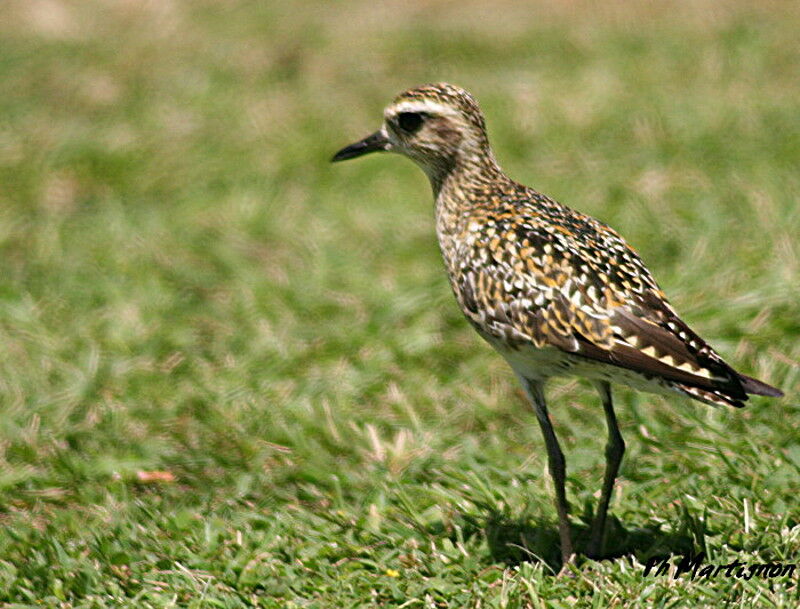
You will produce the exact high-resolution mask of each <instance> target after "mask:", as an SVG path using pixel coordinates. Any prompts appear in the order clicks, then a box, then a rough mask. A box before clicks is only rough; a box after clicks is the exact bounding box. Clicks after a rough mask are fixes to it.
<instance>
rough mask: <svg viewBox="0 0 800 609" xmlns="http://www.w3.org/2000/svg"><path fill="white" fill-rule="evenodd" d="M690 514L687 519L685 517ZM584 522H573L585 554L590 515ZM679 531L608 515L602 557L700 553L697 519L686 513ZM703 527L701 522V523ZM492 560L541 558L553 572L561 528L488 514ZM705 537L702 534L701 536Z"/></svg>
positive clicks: (511, 561)
mask: <svg viewBox="0 0 800 609" xmlns="http://www.w3.org/2000/svg"><path fill="white" fill-rule="evenodd" d="M687 517H688V520H687V519H686V518H687ZM583 520H584V522H581V523H577V524H576V523H573V524H572V527H571V531H572V540H573V544H574V546H575V551H576V552H577V553H578V554H579V555H581V556H585V554H586V546H587V545H588V543H589V535H590V526H589V525H588V524H587V523H588V522H590V518H586V517H584V518H583ZM681 521H682V522H681V526H680V527H679V528H678V531H677V532H665V531H661V530H660V527H659V526H658V525H657V524H652V525H651V524H644V525H635V524H627V525H625V524H623V523H622V522H621V521H620V520H619V519H617V518H616V517H615V516H613V515H611V514H609V516H608V522H607V524H606V539H605V547H604V549H603V552H602V554H601V557H600V559H601V560H607V559H617V558H621V557H623V556H635V557H636V559H637V560H638V561H639V562H642V563H644V562H646V561H647V559H649V558H652V557H654V556H658V557H667V556H669V555H671V554H688V553H690V552H697V549H698V546H700V545H702V542H701V543H700V544H698V543H697V540H698V537H697V525H698V524H699V523H698V522H697V521H696V520H695V519H693V518H692V517H691V516H689V515H685V517H684V518H682V519H681ZM701 526H702V525H701ZM483 531H484V534H485V535H486V539H487V541H488V544H489V552H490V554H491V556H492V559H493V560H495V561H498V562H504V563H506V564H508V565H517V564H519V563H522V562H536V561H541V562H544V563H546V564H547V565H548V566H549V567H550V568H551V569H552V570H553V572H554V573H557V572H558V571H559V569H560V568H561V554H560V543H559V537H558V527H557V526H556V524H555V523H553V522H548V521H531V520H530V519H513V518H509V517H508V516H506V515H503V514H499V513H494V514H491V515H489V517H488V519H487V520H486V522H485V524H484V526H483ZM699 539H700V540H702V536H700V537H699Z"/></svg>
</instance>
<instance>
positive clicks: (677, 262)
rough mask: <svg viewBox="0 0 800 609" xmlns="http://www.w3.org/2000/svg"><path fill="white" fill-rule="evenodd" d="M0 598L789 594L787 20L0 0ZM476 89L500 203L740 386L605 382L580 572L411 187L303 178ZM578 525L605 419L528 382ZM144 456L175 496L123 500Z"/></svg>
mask: <svg viewBox="0 0 800 609" xmlns="http://www.w3.org/2000/svg"><path fill="white" fill-rule="evenodd" d="M3 12H4V18H3V19H2V20H0V24H2V25H0V261H1V262H0V345H2V349H0V520H1V521H2V527H0V603H4V604H5V606H9V607H42V606H45V607H63V608H72V607H75V608H77V607H92V608H102V607H137V608H138V607H192V608H206V607H208V608H211V607H251V606H256V607H281V608H286V607H342V608H344V607H374V606H404V607H420V608H428V607H438V608H444V607H453V608H461V607H475V608H478V607H481V608H484V607H486V608H488V607H534V608H539V607H572V606H585V607H628V606H631V607H634V606H638V607H645V606H647V607H649V606H654V607H678V606H708V607H722V606H727V607H753V606H764V607H785V608H791V607H796V606H798V604H799V603H800V587H799V586H798V577H797V575H795V577H794V578H785V579H778V580H773V581H768V582H764V581H756V580H751V581H749V582H745V581H742V580H734V579H725V578H722V577H720V578H717V579H714V580H712V581H708V582H705V581H698V580H695V581H690V580H688V579H686V578H683V579H681V580H679V581H673V580H671V579H669V578H667V577H657V578H656V577H653V576H650V577H648V578H645V577H643V574H642V563H643V562H644V561H645V560H646V559H647V558H648V557H650V556H653V555H657V554H660V553H665V552H671V551H672V552H680V551H684V550H687V549H694V550H699V549H703V548H704V549H705V550H706V552H708V554H709V556H710V559H711V561H712V562H714V563H727V562H731V561H733V560H734V559H737V558H738V559H740V560H743V561H747V562H764V561H769V560H778V561H783V562H789V563H800V506H799V505H798V502H797V489H798V480H800V441H798V434H797V429H798V421H800V404H798V401H797V398H796V396H797V390H798V388H800V340H798V339H800V314H799V313H800V305H798V303H799V302H800V246H799V245H798V235H800V205H798V193H799V192H800V177H798V172H797V168H798V166H800V104H798V99H800V70H798V65H800V48H799V47H798V45H797V31H798V28H800V13H798V11H797V10H796V6H795V5H794V4H793V3H790V2H785V3H781V2H771V3H765V4H764V5H762V4H758V3H748V2H738V1H735V0H734V1H730V2H724V3H718V2H711V1H710V0H709V1H708V2H691V3H690V2H686V3H678V4H672V3H670V4H669V5H668V6H667V5H666V3H665V6H663V7H661V6H660V5H654V4H651V3H645V2H641V3H639V2H634V3H622V2H619V3H615V2H611V3H603V7H602V8H598V7H596V6H595V5H593V4H590V3H557V2H553V3H547V4H541V5H537V6H536V7H533V8H527V9H524V10H523V9H520V8H515V5H513V4H512V3H508V4H507V5H502V6H501V7H500V8H496V9H486V8H482V7H480V6H479V5H477V4H472V3H466V4H462V3H447V4H436V3H405V4H402V5H401V4H400V3H397V4H393V5H391V6H390V5H388V4H383V3H370V2H353V3H347V4H346V5H345V4H339V3H324V2H316V3H314V2H292V3H277V2H267V3H255V2H252V3H247V2H243V3H238V2H227V3H218V2H210V1H194V2H188V1H186V2H119V3H106V2H101V1H99V0H97V1H86V2H66V1H62V0H36V1H34V0H14V1H11V2H6V3H5V5H4V8H3ZM433 80H448V81H452V82H455V83H458V84H460V85H462V86H465V87H467V88H469V89H470V90H472V91H473V92H474V93H475V94H476V96H477V97H478V98H479V99H480V100H481V102H482V104H483V107H484V110H485V112H486V114H487V117H488V122H489V126H490V135H491V137H492V140H493V143H494V146H495V149H496V153H497V156H498V158H499V159H500V161H501V163H502V164H503V165H504V167H505V168H506V169H507V170H508V172H509V173H510V174H511V175H512V176H514V177H515V178H517V179H519V180H520V181H522V182H525V183H528V184H530V185H533V186H535V187H537V188H538V189H540V190H542V191H544V192H546V193H548V194H550V195H552V196H554V197H556V198H557V199H559V200H561V201H563V202H565V203H567V204H570V205H573V206H575V207H577V208H578V209H580V210H581V211H584V212H587V213H590V214H593V215H595V216H598V217H599V218H601V219H602V220H604V221H606V222H608V223H609V224H611V225H612V226H614V227H615V228H617V229H618V230H619V231H620V232H621V233H622V234H624V235H625V236H626V237H627V238H628V239H629V241H630V242H631V243H632V244H633V245H634V246H635V247H637V249H638V250H639V251H640V253H641V254H642V256H643V258H644V259H645V261H647V262H648V264H649V266H650V267H651V268H652V270H653V271H654V273H655V274H656V276H657V277H658V278H659V280H660V282H661V284H662V287H663V288H664V289H665V290H666V292H667V293H668V294H669V295H670V296H671V299H672V301H673V304H674V305H675V306H676V307H677V308H678V310H679V311H681V312H682V313H683V315H684V317H685V318H686V319H687V321H689V322H690V323H691V324H692V325H693V326H694V327H695V328H696V329H697V330H698V331H699V332H700V333H701V334H702V335H704V336H705V337H707V338H708V339H709V340H710V341H711V342H712V343H713V344H714V345H715V346H716V347H717V348H718V350H719V351H720V352H721V353H722V354H723V355H724V356H725V357H727V358H728V359H729V360H730V361H731V362H732V363H734V364H735V365H736V366H737V367H739V368H740V369H741V370H742V371H743V372H746V373H748V374H752V375H756V376H758V377H759V378H763V379H765V380H767V381H768V382H771V383H773V384H776V385H778V386H780V387H782V388H783V389H784V390H785V391H786V394H787V397H786V398H785V399H783V400H779V401H778V400H766V399H759V398H756V399H754V400H753V401H752V403H751V404H750V406H749V407H748V408H747V409H745V410H742V411H730V410H715V409H711V408H708V407H705V406H703V405H701V404H697V403H690V402H687V401H682V400H680V399H678V398H676V399H664V398H661V397H655V396H650V395H644V394H635V393H633V392H629V391H627V390H624V389H619V390H618V391H617V393H616V395H617V403H618V413H619V418H620V421H621V425H622V428H623V434H624V436H625V438H626V440H627V443H628V447H629V449H628V453H627V454H626V458H625V461H624V463H623V467H622V472H621V479H620V482H619V485H618V487H617V491H616V493H615V497H614V500H613V502H612V510H613V514H614V516H615V518H616V520H614V521H613V522H612V523H611V527H612V535H611V539H610V541H609V546H610V548H609V549H610V551H611V552H612V553H617V554H620V553H622V554H625V557H623V558H616V559H614V560H606V561H601V562H593V561H588V560H587V561H584V562H582V563H581V564H579V565H578V566H577V567H576V569H575V577H574V578H556V577H553V576H552V567H553V565H554V562H555V560H556V557H557V555H558V549H557V546H556V543H555V540H556V539H557V535H556V529H555V524H554V521H555V510H554V508H553V506H552V484H551V482H550V480H549V477H548V476H547V475H546V471H547V470H546V459H545V455H544V450H543V444H542V441H541V438H540V435H539V431H538V427H537V426H536V423H535V420H534V418H533V416H532V414H531V413H530V411H529V408H528V407H527V405H526V404H525V401H524V398H523V396H522V395H521V393H520V391H519V390H518V389H517V386H516V384H515V382H514V380H513V378H512V376H511V374H510V372H509V371H508V370H507V369H506V367H505V365H504V364H503V362H502V361H501V360H500V358H499V357H498V356H496V355H495V354H494V353H492V352H491V350H490V348H489V347H487V346H486V345H484V344H482V343H481V341H480V339H479V338H478V337H477V336H476V335H474V333H473V332H472V330H471V329H470V328H469V327H468V325H467V323H466V322H465V321H464V320H463V319H462V318H461V315H460V313H459V312H458V310H457V308H456V306H455V303H454V301H453V299H452V296H451V295H450V293H449V288H448V286H447V282H446V279H445V276H444V271H443V269H442V266H441V262H440V260H439V253H438V249H437V245H436V242H435V237H434V232H433V221H432V203H431V196H430V193H429V191H428V185H427V183H426V180H425V178H424V177H423V175H422V173H421V172H420V171H419V170H417V169H416V168H414V167H413V166H412V165H411V164H410V163H409V162H408V161H404V160H401V159H399V158H397V157H390V156H383V157H379V156H375V157H371V158H367V159H363V160H360V161H357V162H356V161H354V162H352V163H348V164H344V165H339V166H331V165H330V164H329V163H328V159H329V157H330V155H331V154H332V153H333V152H334V151H335V150H337V149H338V148H339V147H341V146H343V145H345V144H347V143H349V142H351V141H353V140H355V139H356V138H357V137H360V136H363V135H365V134H367V133H369V132H371V131H372V130H374V129H375V128H376V127H377V125H378V124H379V120H380V112H381V108H382V107H383V105H384V104H385V103H386V102H387V101H388V100H389V99H391V97H392V96H393V95H394V94H396V93H397V92H398V91H400V90H402V89H404V88H407V87H409V86H412V85H415V84H420V83H423V82H428V81H433ZM550 394H551V396H552V397H551V402H552V412H553V416H554V418H555V420H556V425H557V431H558V433H559V434H560V436H561V438H562V443H563V445H564V448H565V451H566V453H567V463H568V468H569V472H568V473H569V480H568V492H569V495H570V499H571V501H572V503H573V507H574V512H575V519H574V520H575V526H576V532H577V533H578V534H580V533H581V531H583V528H582V526H583V525H582V524H581V523H583V522H584V520H583V518H584V517H585V515H586V514H588V513H589V512H590V511H591V509H592V507H593V506H594V504H595V501H596V496H595V493H596V491H597V490H598V489H599V486H600V480H601V475H602V451H603V443H604V434H605V430H604V426H603V419H602V416H601V415H600V412H601V410H600V406H599V403H598V399H597V397H596V396H595V395H594V394H593V393H592V392H591V391H590V390H589V389H588V388H586V387H584V386H583V385H581V384H579V383H577V382H562V383H554V384H553V386H552V388H551V391H550ZM151 471H164V472H169V473H171V474H172V476H174V481H172V482H170V481H164V482H160V483H159V482H148V481H146V480H144V481H143V480H140V473H141V472H151Z"/></svg>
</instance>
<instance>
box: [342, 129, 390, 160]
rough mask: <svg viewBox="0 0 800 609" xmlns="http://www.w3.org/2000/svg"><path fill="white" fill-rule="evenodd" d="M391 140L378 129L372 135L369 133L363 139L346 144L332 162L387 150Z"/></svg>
mask: <svg viewBox="0 0 800 609" xmlns="http://www.w3.org/2000/svg"><path fill="white" fill-rule="evenodd" d="M388 144H389V140H388V139H386V136H385V135H384V134H383V132H381V131H376V132H375V133H373V134H372V135H368V136H367V137H365V138H364V139H363V140H361V141H359V142H356V143H355V144H350V145H349V146H345V147H344V148H342V149H341V150H340V151H339V152H337V153H336V154H334V155H333V158H332V159H331V163H336V162H338V161H346V160H347V159H354V158H356V157H358V156H362V155H364V154H368V153H370V152H375V151H376V150H386V147H387V146H388Z"/></svg>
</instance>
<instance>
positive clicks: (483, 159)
mask: <svg viewBox="0 0 800 609" xmlns="http://www.w3.org/2000/svg"><path fill="white" fill-rule="evenodd" d="M425 173H427V175H428V179H429V180H430V182H431V188H432V189H433V196H434V198H435V199H436V200H437V201H438V200H439V198H440V197H441V196H442V195H443V194H445V195H446V194H447V192H448V191H455V192H458V191H463V190H464V189H465V188H470V187H479V186H481V185H483V184H488V183H492V182H496V181H497V180H498V179H502V178H504V177H505V176H504V174H503V170H502V169H500V166H499V165H498V164H497V161H496V160H495V158H494V155H493V154H492V152H491V150H489V151H487V152H482V153H480V154H474V155H473V154H462V155H459V157H458V158H457V159H454V160H452V161H448V162H442V163H440V164H436V165H435V166H432V167H429V168H426V169H425Z"/></svg>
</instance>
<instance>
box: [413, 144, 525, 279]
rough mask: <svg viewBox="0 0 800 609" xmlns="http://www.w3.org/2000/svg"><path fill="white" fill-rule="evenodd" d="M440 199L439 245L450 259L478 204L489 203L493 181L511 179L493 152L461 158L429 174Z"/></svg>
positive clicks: (438, 202) (437, 224)
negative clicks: (437, 171) (435, 173)
mask: <svg viewBox="0 0 800 609" xmlns="http://www.w3.org/2000/svg"><path fill="white" fill-rule="evenodd" d="M428 177H429V178H430V181H431V186H432V188H433V195H434V197H435V201H436V234H437V237H438V239H439V246H440V248H441V249H442V253H443V254H444V256H445V261H446V262H447V263H448V265H449V264H450V262H451V260H449V259H450V258H451V257H452V255H453V254H454V252H455V245H456V243H458V240H459V236H460V235H462V234H463V232H464V231H465V230H466V227H467V225H468V224H469V220H470V218H471V217H472V214H473V212H474V210H475V209H476V208H479V207H483V206H485V205H486V203H487V196H488V195H487V192H488V191H489V190H490V185H494V186H495V187H496V186H497V184H498V183H502V182H506V181H510V178H508V177H507V176H506V175H505V174H504V173H503V170H502V169H500V166H499V165H498V164H497V161H496V160H495V158H494V156H493V155H492V154H491V152H490V153H488V154H486V155H482V156H475V157H472V158H469V157H468V158H465V159H461V160H460V162H458V163H454V164H453V165H452V167H450V169H449V171H446V172H442V173H441V174H438V175H432V174H430V173H429V174H428Z"/></svg>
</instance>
